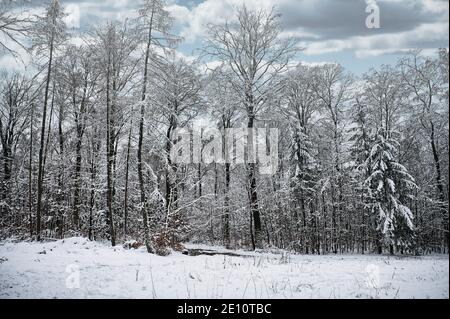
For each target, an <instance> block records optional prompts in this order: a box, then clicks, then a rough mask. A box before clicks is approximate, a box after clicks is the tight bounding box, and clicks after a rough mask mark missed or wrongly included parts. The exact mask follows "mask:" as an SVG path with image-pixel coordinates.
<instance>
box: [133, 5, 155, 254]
mask: <svg viewBox="0 0 450 319" xmlns="http://www.w3.org/2000/svg"><path fill="white" fill-rule="evenodd" d="M154 10H155V7H154V4H153V8H152V13H151V17H150V25H149V29H148V30H149V31H148V38H147V46H146V50H145V61H144V78H143V85H142V98H141V110H140V111H141V113H140V119H139V140H138V149H137V161H138V163H137V166H138V179H139V189H140V193H141V205H140V207H141V208H140V209H141V214H142V220H143V228H144V241H145V246H146V248H147V252H149V253H152V252H153V248H152V245H151V243H150V234H149V232H150V230H149V227H148V216H147V209H148V203H147V198H146V196H145V187H144V175H143V172H142V143H143V139H144V116H145V101H146V94H147V82H148V63H149V59H150V45H151V42H152V28H153V15H154Z"/></svg>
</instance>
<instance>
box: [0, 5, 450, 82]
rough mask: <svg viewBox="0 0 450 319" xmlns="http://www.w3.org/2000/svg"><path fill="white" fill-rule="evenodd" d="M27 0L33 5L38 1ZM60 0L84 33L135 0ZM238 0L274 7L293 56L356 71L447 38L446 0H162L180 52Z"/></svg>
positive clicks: (191, 49)
mask: <svg viewBox="0 0 450 319" xmlns="http://www.w3.org/2000/svg"><path fill="white" fill-rule="evenodd" d="M31 1H32V2H34V6H35V7H37V6H39V3H40V0H36V1H33V0H31ZM61 2H62V3H63V5H65V7H66V10H67V12H68V13H69V17H68V21H67V22H68V23H69V24H71V25H72V26H74V27H76V28H77V29H78V30H79V32H84V31H85V30H87V29H89V25H91V24H93V23H99V22H101V21H106V20H107V19H117V18H124V17H126V16H131V15H133V14H135V9H136V6H137V5H138V4H139V2H140V1H136V0H101V1H99V0H61ZM243 2H245V3H246V4H247V5H248V6H249V7H251V8H261V7H266V8H270V7H272V6H276V7H277V9H278V11H279V12H280V13H281V14H282V17H281V19H282V24H283V27H284V34H283V35H285V36H287V35H293V36H297V37H299V38H300V39H301V46H302V47H303V48H305V50H304V51H303V52H302V53H301V54H299V56H298V59H299V60H301V61H305V62H308V63H318V62H339V63H341V64H342V65H344V66H345V67H346V68H347V69H349V70H350V71H352V72H354V73H356V74H361V73H363V72H365V71H367V70H368V69H369V68H371V67H377V66H379V65H380V64H383V63H394V62H395V61H396V59H397V57H398V56H399V55H400V54H401V53H402V52H405V51H407V50H409V49H413V48H421V49H423V50H424V52H425V53H426V54H433V52H435V50H436V49H437V48H440V47H448V43H449V39H448V37H449V34H448V24H449V22H448V21H449V2H448V0H168V6H167V9H168V10H169V11H170V12H171V13H172V15H173V16H174V17H175V19H176V25H175V32H176V33H178V34H180V35H182V36H183V37H184V39H185V41H184V42H183V43H182V44H181V45H180V47H179V48H178V50H179V51H180V52H181V54H183V55H185V56H195V55H197V54H198V53H199V52H198V48H200V47H201V45H202V38H203V36H204V34H205V30H206V26H207V24H208V23H212V22H217V23H221V22H223V21H226V20H228V19H231V18H232V17H233V10H234V9H233V8H234V7H235V6H236V5H239V4H241V3H243ZM374 2H375V3H376V4H377V5H378V7H379V9H380V28H372V29H369V28H367V27H366V23H365V21H366V18H367V16H368V15H369V13H367V12H366V9H367V6H368V5H369V4H371V3H374ZM78 17H79V19H78ZM78 27H79V28H78ZM0 64H1V61H0ZM0 67H1V65H0Z"/></svg>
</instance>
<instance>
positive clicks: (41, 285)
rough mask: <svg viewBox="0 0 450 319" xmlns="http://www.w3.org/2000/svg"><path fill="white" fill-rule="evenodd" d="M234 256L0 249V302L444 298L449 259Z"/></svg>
mask: <svg viewBox="0 0 450 319" xmlns="http://www.w3.org/2000/svg"><path fill="white" fill-rule="evenodd" d="M187 247H189V248H207V249H216V250H221V251H222V252H226V250H224V249H221V248H218V247H208V246H199V245H187ZM228 252H231V251H228ZM233 252H235V251H233ZM235 253H238V254H242V255H243V256H227V255H214V256H206V255H199V256H187V255H183V254H181V253H177V252H173V253H172V254H171V255H170V256H167V257H160V256H155V255H150V254H147V253H146V252H145V248H142V247H141V248H139V249H130V250H127V249H124V248H122V247H120V246H117V247H115V248H112V247H110V246H108V245H107V244H103V243H98V242H90V241H88V240H87V239H84V238H69V239H65V240H59V241H54V242H47V243H26V242H21V243H12V242H2V243H0V298H448V297H449V260H448V255H442V256H440V255H438V256H422V257H396V256H376V255H344V256H341V255H338V256H334V255H325V256H317V255H293V254H287V253H263V252H245V251H237V252H235Z"/></svg>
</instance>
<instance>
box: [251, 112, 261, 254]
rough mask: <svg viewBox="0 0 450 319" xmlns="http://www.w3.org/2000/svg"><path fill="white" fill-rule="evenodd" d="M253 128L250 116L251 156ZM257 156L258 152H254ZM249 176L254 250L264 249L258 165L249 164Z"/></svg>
mask: <svg viewBox="0 0 450 319" xmlns="http://www.w3.org/2000/svg"><path fill="white" fill-rule="evenodd" d="M253 127H254V117H253V115H249V118H248V125H247V128H248V137H247V149H248V150H249V154H252V153H253V151H254V150H253V147H254V145H253ZM254 153H255V154H254V155H256V152H254ZM247 174H248V179H247V180H248V183H249V197H250V213H251V215H252V217H253V223H254V229H255V236H254V242H255V244H254V249H256V248H262V242H263V236H262V230H261V215H260V212H259V207H258V194H257V190H256V164H255V163H250V162H249V163H248V164H247Z"/></svg>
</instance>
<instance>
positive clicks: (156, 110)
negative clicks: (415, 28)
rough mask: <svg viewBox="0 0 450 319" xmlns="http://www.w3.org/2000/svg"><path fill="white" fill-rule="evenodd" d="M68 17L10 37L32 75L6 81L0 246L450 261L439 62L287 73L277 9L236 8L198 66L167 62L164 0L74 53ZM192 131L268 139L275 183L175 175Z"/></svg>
mask: <svg viewBox="0 0 450 319" xmlns="http://www.w3.org/2000/svg"><path fill="white" fill-rule="evenodd" d="M8 9H10V8H8V7H3V8H2V10H4V12H3V13H2V14H1V15H0V18H1V17H7V18H8V17H9V19H10V20H11V19H12V17H13V15H11V14H10V15H8V14H7V11H6V10H8ZM63 19H64V11H63V8H62V7H61V6H60V4H59V2H58V1H57V0H52V1H51V2H50V3H49V4H48V6H47V7H46V10H45V13H44V14H43V15H42V16H38V17H34V18H33V19H18V18H17V19H13V20H12V21H9V24H8V26H10V25H17V28H16V30H19V33H20V35H21V36H26V37H27V41H25V42H24V44H23V46H24V47H27V49H28V50H29V52H30V55H31V57H32V64H31V65H30V67H29V68H27V72H25V73H18V72H6V71H5V72H3V74H2V78H1V81H0V138H1V158H0V161H1V164H2V165H1V168H0V177H1V196H0V235H1V237H2V238H6V237H12V236H14V237H18V238H21V239H27V238H32V239H35V240H45V239H48V238H63V237H67V236H75V235H77V236H78V235H81V236H87V237H89V238H90V239H92V240H100V239H108V240H110V241H111V243H112V245H115V244H118V243H121V242H123V241H125V240H130V239H135V240H138V241H140V242H142V243H145V245H146V247H147V250H148V251H149V252H155V253H158V254H167V253H169V250H168V248H169V247H172V248H174V249H180V248H181V247H182V242H184V241H187V240H191V241H200V242H210V243H218V244H223V245H225V246H227V247H251V248H253V249H254V248H263V247H278V248H285V249H290V250H293V251H296V252H301V253H311V254H312V253H315V254H322V253H346V252H359V253H373V252H378V253H381V252H383V251H386V252H391V253H430V252H441V253H445V252H448V232H449V230H448V218H449V217H448V155H449V154H448V152H449V148H448V147H449V144H448V118H449V114H448V111H449V108H448V61H449V57H448V51H447V50H446V49H441V50H436V54H435V55H433V56H432V57H429V56H425V55H423V54H422V53H421V52H420V51H414V52H410V53H408V54H405V55H404V57H402V58H401V59H399V61H398V63H397V64H396V65H393V66H388V65H386V66H382V67H380V68H378V69H373V70H370V71H369V72H367V73H366V74H364V75H363V76H362V77H360V78H357V77H355V76H353V75H351V74H350V73H349V72H347V71H346V70H344V68H343V67H342V66H340V65H339V64H337V63H327V64H323V65H316V66H310V65H305V64H296V63H295V59H296V58H298V57H301V52H300V51H301V49H299V45H298V41H297V39H293V38H287V37H284V36H283V37H281V36H280V35H281V33H282V29H281V26H280V22H279V16H278V15H277V13H276V12H274V11H266V10H259V11H252V10H249V9H248V8H246V7H240V8H237V10H236V16H235V18H234V19H233V20H232V21H230V22H229V23H226V24H220V25H210V26H209V27H208V34H207V36H206V38H205V41H204V47H203V49H202V54H201V57H202V59H201V60H199V61H194V62H192V61H187V60H186V59H183V58H181V57H180V56H179V54H177V53H176V51H175V48H176V46H177V44H178V43H179V42H180V41H181V40H182V39H180V38H178V37H177V36H175V35H173V34H171V26H172V24H173V19H172V17H171V16H170V14H169V13H168V12H167V11H166V10H165V3H164V2H163V1H161V0H148V1H143V4H142V7H141V9H140V10H139V11H138V12H137V14H136V18H133V19H129V20H124V21H111V22H108V23H106V24H104V25H98V26H93V27H92V28H91V29H90V31H89V32H88V33H87V34H85V35H83V36H82V37H81V38H79V39H77V41H73V37H74V34H71V33H70V32H69V31H68V30H66V27H65V24H64V22H63ZM19 26H20V28H19ZM13 30H14V29H13ZM0 32H8V34H9V35H10V36H11V37H13V36H14V33H13V32H12V31H11V32H10V30H9V29H6V30H5V29H0ZM74 42H77V43H78V44H76V45H75V44H73V43H74ZM2 47H3V48H8V49H9V47H8V46H7V45H6V44H2ZM30 70H33V71H30ZM200 122H203V123H208V124H209V126H211V125H212V126H214V127H216V128H218V129H220V130H221V132H224V131H225V130H226V129H228V128H238V127H247V128H254V127H255V128H258V127H259V128H263V127H266V128H278V129H279V141H278V153H279V154H278V156H279V165H278V169H277V172H276V173H275V174H274V175H261V174H259V172H258V163H255V164H252V163H249V164H234V163H225V164H217V163H212V164H198V163H197V164H195V163H194V164H180V163H175V162H173V161H172V160H171V157H170V153H171V151H172V149H173V147H174V145H175V144H176V142H177V139H176V130H177V129H180V128H185V129H196V128H197V126H196V125H198V123H200ZM209 138H210V136H208V134H204V141H203V142H204V143H205V144H206V143H207V142H208V139H209ZM249 138H251V137H249Z"/></svg>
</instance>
